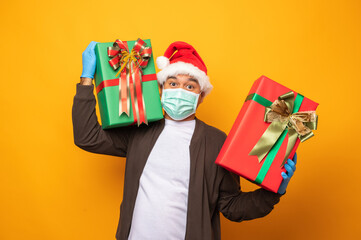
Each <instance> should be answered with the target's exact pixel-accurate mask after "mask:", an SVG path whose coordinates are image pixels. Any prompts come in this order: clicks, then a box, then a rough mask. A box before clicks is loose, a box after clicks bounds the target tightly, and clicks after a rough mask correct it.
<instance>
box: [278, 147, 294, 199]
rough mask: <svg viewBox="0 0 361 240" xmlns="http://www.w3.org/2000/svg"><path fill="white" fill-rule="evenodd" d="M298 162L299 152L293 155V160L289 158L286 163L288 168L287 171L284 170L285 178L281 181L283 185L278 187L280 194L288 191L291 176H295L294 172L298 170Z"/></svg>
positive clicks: (283, 175)
mask: <svg viewBox="0 0 361 240" xmlns="http://www.w3.org/2000/svg"><path fill="white" fill-rule="evenodd" d="M296 163H297V153H295V155H294V156H293V161H292V160H291V159H290V158H289V159H288V160H287V162H286V164H285V169H286V170H287V172H286V173H285V172H282V173H281V175H282V177H283V180H282V182H281V185H280V187H279V189H278V193H279V194H285V193H286V188H287V185H288V183H289V182H290V180H291V177H292V176H293V174H294V173H295V171H296Z"/></svg>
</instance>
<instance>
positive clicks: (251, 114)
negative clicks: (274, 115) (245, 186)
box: [216, 76, 318, 192]
mask: <svg viewBox="0 0 361 240" xmlns="http://www.w3.org/2000/svg"><path fill="white" fill-rule="evenodd" d="M290 94H291V95H290ZM285 96H288V101H289V102H292V104H288V105H287V107H288V109H289V110H290V112H289V113H290V114H293V113H296V115H297V114H305V112H307V111H312V112H313V116H315V117H313V122H312V123H311V122H307V123H302V127H305V126H308V127H309V126H312V125H313V127H310V128H309V129H308V130H309V132H308V134H307V137H306V136H301V135H300V134H298V133H299V132H296V131H295V128H292V124H291V123H290V122H289V121H288V122H287V123H286V124H285V125H284V126H286V127H285V128H284V130H281V131H280V133H281V134H280V135H279V137H278V136H276V138H275V139H274V142H272V143H269V141H268V143H269V144H268V145H269V146H272V147H271V148H270V150H268V151H265V152H263V155H262V154H259V155H251V154H253V153H254V152H253V151H255V148H256V147H255V146H256V145H257V146H263V145H262V144H261V142H262V141H261V139H264V137H265V136H267V134H266V132H268V131H269V130H270V128H269V127H270V125H271V124H278V126H279V124H281V123H280V122H278V123H273V122H272V123H271V122H267V121H266V118H265V115H266V113H267V112H265V111H266V108H268V109H270V106H271V105H272V103H275V101H276V100H278V101H280V99H281V98H282V97H285ZM272 106H273V105H272ZM285 106H286V105H285ZM289 106H292V107H291V108H292V109H290V107H289ZM317 106H318V103H316V102H314V101H311V100H310V99H308V98H306V97H303V96H302V95H301V94H299V93H297V92H295V91H291V90H290V89H289V88H286V87H285V86H282V85H281V84H279V83H277V82H275V81H273V80H271V79H269V78H267V77H265V76H261V77H260V78H259V79H257V80H256V81H255V82H254V84H253V86H252V88H251V90H250V91H249V94H248V96H247V98H246V101H245V103H244V105H243V106H242V108H241V111H240V112H239V114H238V116H237V119H236V121H235V123H234V124H233V126H232V128H231V131H230V132H229V134H228V137H227V139H226V141H225V142H224V144H223V147H222V149H221V151H220V153H219V155H218V157H217V159H216V164H218V165H220V166H222V167H224V168H226V169H227V170H229V171H232V172H234V173H236V174H238V175H240V176H242V177H244V178H246V179H248V180H250V181H252V182H254V183H256V184H257V185H259V186H261V187H263V188H265V189H267V190H270V191H272V192H277V191H278V189H279V186H280V184H281V182H282V179H283V178H282V176H281V172H286V170H285V168H284V166H283V164H284V162H285V160H287V159H288V158H291V159H292V158H293V156H294V153H295V152H296V149H297V147H298V145H299V143H300V142H301V140H302V141H305V140H307V139H308V138H310V137H312V136H313V133H312V130H315V129H316V128H317V120H318V119H317V115H315V113H314V111H315V110H316V108H317ZM289 116H291V115H289ZM287 119H289V118H287ZM272 126H275V125H272ZM298 126H299V125H298ZM296 128H297V129H298V127H296ZM310 130H311V131H310ZM268 133H269V132H268ZM268 137H269V135H268ZM266 142H267V141H263V142H262V143H263V144H264V143H266ZM270 144H271V145H270ZM258 149H260V148H258ZM261 149H262V147H261ZM287 152H288V153H287ZM260 155H261V156H260ZM286 155H287V156H286ZM263 156H264V157H263Z"/></svg>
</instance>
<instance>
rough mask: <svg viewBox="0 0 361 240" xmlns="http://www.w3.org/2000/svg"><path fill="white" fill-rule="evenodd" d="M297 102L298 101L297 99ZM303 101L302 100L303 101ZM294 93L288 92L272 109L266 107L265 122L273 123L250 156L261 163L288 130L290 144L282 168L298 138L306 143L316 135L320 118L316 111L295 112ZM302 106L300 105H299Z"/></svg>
mask: <svg viewBox="0 0 361 240" xmlns="http://www.w3.org/2000/svg"><path fill="white" fill-rule="evenodd" d="M296 100H297V99H296ZM301 101H302V100H301ZM294 103H295V99H294V93H293V91H290V92H287V93H285V94H283V95H281V96H279V97H278V99H276V100H275V101H274V102H273V103H272V105H271V106H270V107H266V109H265V114H264V121H265V122H271V124H270V125H269V126H268V128H267V129H266V131H265V132H264V133H263V135H262V136H261V138H260V139H259V140H258V142H257V143H256V145H255V146H254V147H253V149H252V150H251V152H250V153H249V155H256V156H257V157H258V161H259V162H261V161H262V160H263V159H264V157H265V156H266V155H267V153H268V152H269V151H270V150H271V148H272V147H273V145H274V144H275V143H276V141H277V139H278V138H279V137H280V135H281V134H282V132H283V131H285V130H288V143H287V149H286V155H285V158H284V159H283V162H282V165H281V167H282V166H283V165H284V164H285V162H286V161H287V158H288V156H289V154H290V153H291V151H292V148H293V146H294V145H295V143H296V140H297V138H299V139H300V140H301V142H304V141H306V140H308V139H310V138H311V137H312V136H313V135H314V134H313V132H312V130H316V129H317V122H318V116H317V114H316V112H315V111H303V112H295V113H292V112H293V110H294V109H293V108H294ZM299 105H300V104H299Z"/></svg>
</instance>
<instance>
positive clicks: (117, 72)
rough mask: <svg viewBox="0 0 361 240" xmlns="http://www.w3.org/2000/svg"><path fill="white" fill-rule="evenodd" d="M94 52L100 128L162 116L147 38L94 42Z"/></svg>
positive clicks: (146, 121) (150, 120) (120, 125)
mask: <svg viewBox="0 0 361 240" xmlns="http://www.w3.org/2000/svg"><path fill="white" fill-rule="evenodd" d="M95 54H96V56H97V67H96V73H95V85H96V92H97V97H98V105H99V112H100V117H101V121H102V128H103V129H108V128H115V127H122V126H128V125H132V124H138V126H139V125H140V124H142V123H145V124H148V122H152V121H157V120H159V119H162V118H163V111H162V106H161V101H160V95H159V88H158V82H157V75H156V71H155V66H154V60H153V55H152V49H151V42H150V39H144V40H142V39H138V40H136V41H120V40H119V39H117V40H116V41H115V42H106V43H97V44H96V46H95Z"/></svg>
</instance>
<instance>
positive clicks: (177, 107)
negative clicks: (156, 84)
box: [161, 88, 200, 120]
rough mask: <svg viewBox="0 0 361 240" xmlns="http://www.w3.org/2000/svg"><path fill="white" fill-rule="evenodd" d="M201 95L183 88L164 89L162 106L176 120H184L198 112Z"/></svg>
mask: <svg viewBox="0 0 361 240" xmlns="http://www.w3.org/2000/svg"><path fill="white" fill-rule="evenodd" d="M199 95H200V93H199V94H197V93H193V92H190V91H187V90H184V89H182V88H174V89H163V91H162V99H161V102H162V106H163V109H164V111H166V113H167V114H168V115H169V116H170V117H171V118H172V119H174V120H183V119H185V118H187V117H189V116H190V115H192V114H193V113H195V112H196V109H197V103H198V98H199Z"/></svg>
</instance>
